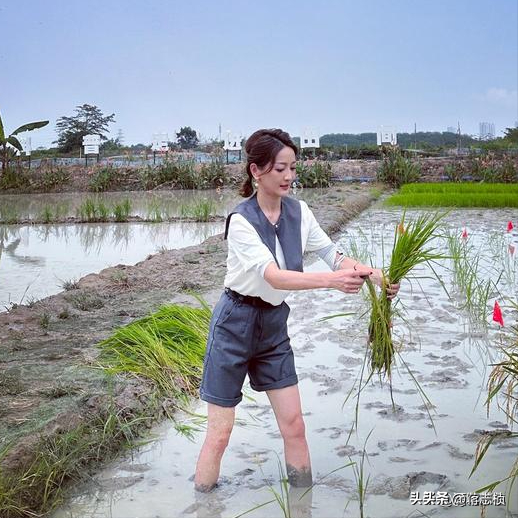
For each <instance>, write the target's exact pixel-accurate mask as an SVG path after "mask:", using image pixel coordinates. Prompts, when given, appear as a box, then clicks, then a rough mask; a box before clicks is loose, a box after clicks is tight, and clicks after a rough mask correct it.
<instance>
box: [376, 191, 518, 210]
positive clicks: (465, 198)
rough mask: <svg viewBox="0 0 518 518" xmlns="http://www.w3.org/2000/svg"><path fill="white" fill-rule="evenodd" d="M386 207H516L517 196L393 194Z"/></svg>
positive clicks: (429, 193)
mask: <svg viewBox="0 0 518 518" xmlns="http://www.w3.org/2000/svg"><path fill="white" fill-rule="evenodd" d="M386 204H387V205H399V206H402V207H487V208H495V207H518V194H504V193H498V192H497V193H453V192H452V193H431V192H428V193H425V192H423V193H409V194H395V195H394V196H391V197H390V198H388V199H387V201H386Z"/></svg>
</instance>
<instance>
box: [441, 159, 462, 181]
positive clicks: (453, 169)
mask: <svg viewBox="0 0 518 518" xmlns="http://www.w3.org/2000/svg"><path fill="white" fill-rule="evenodd" d="M444 175H445V176H446V178H448V180H449V181H450V182H462V177H463V176H464V168H463V167H462V164H461V163H459V162H455V163H454V164H448V165H447V166H446V167H445V168H444Z"/></svg>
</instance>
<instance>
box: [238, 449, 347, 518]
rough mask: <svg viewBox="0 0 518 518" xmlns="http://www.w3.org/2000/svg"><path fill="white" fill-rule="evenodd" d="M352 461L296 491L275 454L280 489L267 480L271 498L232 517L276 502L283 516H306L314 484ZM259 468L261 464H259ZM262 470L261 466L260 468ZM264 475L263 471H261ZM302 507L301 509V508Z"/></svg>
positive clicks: (317, 483) (316, 484)
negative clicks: (290, 485)
mask: <svg viewBox="0 0 518 518" xmlns="http://www.w3.org/2000/svg"><path fill="white" fill-rule="evenodd" d="M354 464H355V463H354V462H353V461H351V462H349V463H348V464H345V465H343V466H340V467H338V468H336V469H333V470H332V471H330V472H329V473H326V474H325V475H323V476H322V477H320V478H319V479H318V480H317V481H316V482H315V483H313V484H312V485H311V487H309V488H307V489H304V488H296V491H294V490H293V489H291V490H290V487H289V482H288V477H287V475H286V472H285V471H284V467H283V465H282V461H281V460H280V458H279V457H278V456H277V466H278V472H279V485H280V490H277V489H276V488H275V487H274V486H273V485H272V484H270V483H269V482H268V491H269V492H270V493H272V494H273V499H272V500H268V501H267V502H263V503H261V504H258V505H256V506H255V507H252V508H251V509H248V510H246V511H244V512H242V513H240V514H238V515H236V516H234V518H240V517H241V516H245V515H247V514H250V513H252V512H254V511H256V510H257V509H260V508H262V507H265V506H267V505H269V504H272V503H277V505H278V506H279V507H280V509H281V511H282V514H283V516H284V518H292V517H293V518H295V517H298V516H306V513H307V510H308V509H310V508H311V494H310V493H311V491H312V490H313V488H314V487H315V486H318V485H319V484H321V483H322V482H323V481H324V480H325V479H326V478H327V477H329V475H332V474H333V473H336V472H337V471H340V470H342V469H344V468H347V467H349V466H354ZM259 467H260V468H261V466H260V465H259ZM261 471H262V468H261ZM263 475H264V473H263ZM301 508H302V509H301Z"/></svg>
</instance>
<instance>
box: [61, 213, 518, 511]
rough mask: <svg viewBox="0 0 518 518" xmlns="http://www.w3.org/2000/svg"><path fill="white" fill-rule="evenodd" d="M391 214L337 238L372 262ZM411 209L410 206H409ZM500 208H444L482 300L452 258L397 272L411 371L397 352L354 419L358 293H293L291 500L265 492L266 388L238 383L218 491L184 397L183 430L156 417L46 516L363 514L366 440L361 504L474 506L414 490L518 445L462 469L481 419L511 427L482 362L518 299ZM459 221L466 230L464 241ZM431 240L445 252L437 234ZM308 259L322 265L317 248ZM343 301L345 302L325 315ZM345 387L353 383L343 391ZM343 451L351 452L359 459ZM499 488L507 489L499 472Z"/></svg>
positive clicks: (484, 477)
mask: <svg viewBox="0 0 518 518" xmlns="http://www.w3.org/2000/svg"><path fill="white" fill-rule="evenodd" d="M399 217H400V211H397V210H390V211H387V210H385V209H380V208H379V207H378V208H377V207H373V208H372V209H370V210H367V211H366V212H364V213H363V214H362V215H361V216H360V217H359V218H357V219H356V220H354V221H353V222H352V223H350V224H349V225H348V226H347V227H346V228H345V229H344V231H343V232H342V234H341V236H340V238H339V241H340V243H341V245H342V246H343V248H344V249H345V250H346V251H348V252H349V253H351V250H354V251H355V252H356V254H357V255H365V256H366V257H369V256H370V257H372V259H373V262H374V263H375V264H377V265H381V262H382V254H383V250H384V251H385V255H386V254H387V253H388V252H389V250H388V249H389V248H390V245H391V243H392V238H393V234H394V229H395V228H396V226H397V223H398V221H399ZM407 217H408V218H411V217H412V213H411V212H410V211H408V212H407ZM508 220H514V221H517V220H518V211H516V210H514V211H513V210H491V211H484V210H470V211H453V212H451V213H450V214H449V215H448V216H447V218H446V223H447V226H448V228H449V230H450V232H451V235H452V238H453V239H456V240H457V242H460V243H461V246H465V247H469V251H470V254H473V256H472V257H473V258H474V259H473V261H476V260H477V259H476V258H477V257H478V258H480V259H478V261H479V264H478V268H479V273H480V276H481V278H484V279H492V282H493V283H492V284H491V285H490V292H489V296H488V299H487V300H486V301H485V302H486V304H485V307H484V308H483V310H482V311H478V312H477V311H476V310H477V308H471V310H470V311H468V309H467V308H466V306H465V303H466V297H465V294H464V293H462V292H461V290H459V289H458V285H456V284H455V283H454V282H453V281H454V278H455V269H454V265H453V264H452V262H451V261H450V260H445V261H443V262H441V264H440V265H436V273H437V275H438V276H439V278H440V281H441V282H442V284H441V282H440V281H439V280H438V279H437V278H435V277H434V275H432V272H431V271H430V270H420V271H419V272H417V274H418V275H419V279H414V280H412V281H410V280H408V281H405V282H404V283H403V285H402V288H401V291H400V300H401V308H400V310H401V312H402V316H401V317H400V318H397V320H396V321H395V322H394V329H393V331H394V333H395V336H396V337H397V339H398V342H400V343H401V344H402V358H403V359H404V361H405V363H406V365H407V366H408V369H409V370H410V372H411V373H412V374H410V373H409V371H408V370H407V369H406V368H405V366H404V365H403V364H402V362H401V361H398V369H397V370H395V371H394V372H393V394H392V395H393V398H394V403H392V401H391V394H390V390H389V387H388V386H387V384H381V383H380V382H379V380H377V379H376V380H375V381H373V382H372V383H370V384H369V385H368V386H367V387H366V388H365V389H364V390H363V391H362V393H361V396H360V399H359V415H358V420H357V421H356V420H355V405H356V403H357V399H356V398H355V397H354V394H355V393H354V387H357V380H358V376H359V375H360V373H361V370H362V365H363V362H364V356H365V344H366V333H367V324H368V308H367V305H366V302H365V300H364V299H363V298H362V296H360V295H358V296H346V295H344V294H341V293H340V292H337V291H332V290H318V291H301V292H295V293H293V294H292V295H290V297H289V298H288V300H287V302H288V303H289V304H290V306H291V314H290V318H289V321H288V324H289V329H290V335H291V337H292V345H293V347H294V350H295V357H296V364H297V369H298V373H299V379H300V390H301V395H302V402H303V409H304V412H305V420H306V429H307V436H308V442H309V445H310V449H311V452H312V464H313V473H314V479H315V482H316V484H315V486H314V487H313V489H312V490H311V491H310V492H309V493H307V494H306V495H305V496H303V497H302V498H301V496H302V492H301V491H300V490H297V491H291V492H290V493H289V499H290V514H286V513H285V512H284V511H283V510H282V509H281V506H280V505H279V504H278V503H276V502H275V501H273V502H271V501H272V500H275V496H274V491H275V492H277V493H280V492H281V485H280V482H279V479H280V477H281V473H280V468H279V460H280V461H281V466H282V465H283V458H282V440H281V437H280V434H279V432H278V429H277V425H276V422H275V419H274V416H273V412H272V410H271V409H270V407H269V404H268V401H267V398H266V396H265V395H264V394H262V393H255V392H253V391H252V390H251V389H250V388H248V387H247V388H246V391H245V396H246V397H245V398H244V400H243V402H242V403H241V404H240V405H239V406H238V410H237V414H236V416H237V423H236V427H235V429H234V431H233V434H232V437H231V442H230V445H229V447H228V450H227V453H226V456H225V457H224V460H223V464H222V472H221V475H222V476H221V480H220V486H219V487H218V488H217V489H216V490H215V491H213V492H212V493H210V494H206V495H198V494H195V492H194V491H193V482H192V476H193V473H194V467H195V463H196V458H197V454H198V452H199V449H200V446H201V443H202V440H203V432H202V431H197V429H201V428H203V423H202V422H201V424H200V420H199V419H198V418H197V417H196V415H197V414H203V413H204V412H205V404H204V403H201V402H199V401H193V403H192V407H191V408H189V409H186V410H188V411H189V412H190V413H185V414H183V415H181V416H179V418H178V419H179V423H180V424H181V425H182V426H183V427H184V428H183V429H184V432H183V433H178V432H177V431H176V430H175V428H174V424H173V423H171V422H165V423H162V424H161V425H160V426H158V427H157V428H156V429H155V430H153V432H152V435H151V436H150V437H148V438H147V440H146V444H145V445H144V446H142V447H141V448H140V449H139V450H138V451H134V452H132V453H131V454H128V455H126V456H124V457H122V458H121V459H119V460H118V461H117V462H115V463H113V464H112V465H110V466H108V467H107V468H106V469H105V470H103V471H101V472H100V473H98V474H97V475H96V476H95V477H94V478H93V479H92V481H91V483H89V484H87V485H85V486H83V487H79V488H76V491H75V493H74V496H73V498H71V499H70V501H69V502H68V503H67V504H66V505H65V506H63V507H62V508H61V509H60V510H58V511H57V512H56V513H55V514H54V515H53V518H80V517H81V518H83V517H84V518H101V517H108V516H109V517H113V518H128V517H139V518H159V517H160V518H170V517H197V518H201V517H205V518H208V517H214V518H232V517H234V518H237V517H238V516H242V515H243V514H244V513H245V512H246V511H250V512H249V513H247V514H246V516H250V517H268V518H270V517H272V518H276V517H282V516H291V517H305V518H309V517H311V518H335V517H336V518H338V517H358V516H359V515H360V513H359V499H358V476H359V475H360V473H359V472H358V469H359V466H360V465H361V459H362V457H363V453H362V452H364V451H365V452H366V455H365V457H364V463H363V468H362V474H363V477H364V484H365V481H367V480H368V483H367V490H366V492H367V497H366V500H365V503H364V515H365V516H369V517H372V518H392V517H394V518H396V517H397V518H401V517H407V516H412V517H417V516H438V517H451V518H471V517H478V516H480V513H481V507H479V506H470V505H466V506H462V507H458V506H451V507H445V506H438V505H433V504H431V505H426V504H424V503H421V504H419V503H413V502H412V499H411V496H412V493H414V497H416V495H417V496H419V497H420V498H423V496H425V495H426V492H430V491H434V492H438V491H441V492H448V493H449V495H450V496H453V494H454V493H462V492H466V493H472V492H474V491H475V490H476V489H478V488H480V487H482V486H484V485H486V484H488V483H490V482H492V481H494V480H497V479H501V478H504V477H505V476H506V475H507V474H508V472H509V470H510V468H511V465H512V463H513V462H514V460H515V459H516V457H517V455H518V440H516V439H506V438H505V437H499V438H498V439H497V440H495V441H494V443H493V445H492V446H491V448H490V449H489V451H488V453H487V454H486V457H485V458H484V460H483V461H482V463H481V465H480V467H479V469H478V470H477V471H475V473H474V474H473V476H472V477H471V478H469V474H470V471H471V469H472V467H473V464H474V454H475V450H476V445H477V440H478V439H479V438H480V437H481V436H482V435H483V433H484V431H485V432H491V431H495V430H500V431H503V433H505V430H507V429H508V427H507V424H506V420H505V415H504V413H503V412H502V411H500V410H498V408H497V407H496V405H493V406H492V407H491V411H490V414H489V417H488V416H487V415H486V408H485V407H484V401H485V398H486V395H487V389H486V382H487V376H488V374H489V371H490V370H491V367H489V365H490V364H492V363H494V362H495V361H498V359H499V351H498V346H499V345H503V344H505V343H506V341H507V340H509V339H510V336H509V334H508V332H507V331H506V329H508V328H509V327H508V326H510V325H512V324H515V323H516V318H517V316H516V312H514V311H513V310H512V309H511V308H510V307H509V305H508V304H506V302H505V300H506V298H509V299H512V300H514V301H516V299H517V296H518V293H517V291H518V284H517V279H518V265H517V259H516V255H514V253H512V250H513V249H512V248H511V247H512V246H515V245H516V244H518V243H517V240H518V235H517V234H516V233H515V234H512V233H506V231H505V226H506V223H507V221H508ZM475 222H476V224H475ZM464 227H466V230H467V234H468V238H467V239H466V240H464V241H460V240H461V238H460V235H461V232H462V229H463V228H464ZM438 246H441V247H442V248H443V249H444V250H443V251H444V252H445V253H447V252H448V250H447V240H446V239H444V240H440V242H439V243H438ZM306 269H307V270H313V271H316V270H324V269H326V267H325V265H324V264H323V263H322V262H321V261H319V260H318V261H314V262H313V263H312V264H310V265H309V266H308V267H307V268H306ZM445 288H446V289H445ZM219 292H220V290H219V289H215V290H214V291H213V292H212V293H210V294H209V296H208V299H209V301H210V302H211V303H214V302H215V300H216V299H217V297H218V296H219ZM497 298H498V300H499V301H500V303H501V304H502V306H503V318H504V320H505V321H506V326H507V327H506V328H504V330H501V329H499V327H498V325H497V324H495V323H492V322H491V308H492V304H493V301H494V300H495V299H497ZM341 312H343V313H351V315H349V316H344V317H340V318H335V319H331V320H327V321H321V320H320V319H321V318H322V317H325V316H329V315H332V314H335V313H341ZM481 314H482V316H483V318H480V316H481ZM477 316H478V317H479V318H477ZM416 382H417V383H418V384H417V383H416ZM419 387H420V388H421V389H422V390H423V391H424V393H425V394H426V397H427V398H428V399H429V401H430V403H431V404H428V403H427V402H426V400H425V399H424V398H423V397H422V394H420V389H419ZM351 391H353V396H351V397H350V398H349V399H347V395H348V394H349V393H351ZM429 412H430V414H431V418H430V415H429ZM193 414H194V415H193ZM355 424H356V427H355ZM186 427H187V428H186ZM185 430H188V431H189V432H190V434H191V435H192V436H191V437H189V436H188V435H189V434H187V433H186V431H185ZM351 430H352V432H351ZM351 461H352V462H356V463H357V464H356V469H357V471H356V472H355V471H354V469H353V467H352V466H350V465H349V464H350V462H351ZM495 491H496V492H503V493H505V491H506V486H505V484H504V485H503V486H501V487H499V488H497V489H496V490H495ZM507 496H508V497H509V495H507ZM510 496H512V497H513V499H512V500H511V501H510V502H509V509H506V506H504V505H488V506H487V508H486V509H485V510H484V512H485V514H484V516H485V517H486V518H493V517H495V518H496V517H511V516H518V492H517V491H516V486H515V488H514V489H513V494H512V495H510ZM267 502H270V503H268V504H267V505H264V506H262V507H258V506H261V505H262V504H266V503H267ZM255 507H257V508H256V509H255V510H252V509H253V508H255Z"/></svg>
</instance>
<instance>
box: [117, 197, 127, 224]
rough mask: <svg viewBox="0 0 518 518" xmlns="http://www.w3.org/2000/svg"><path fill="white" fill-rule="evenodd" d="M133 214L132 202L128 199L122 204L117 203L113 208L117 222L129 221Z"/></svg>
mask: <svg viewBox="0 0 518 518" xmlns="http://www.w3.org/2000/svg"><path fill="white" fill-rule="evenodd" d="M130 212H131V202H130V201H129V199H128V198H126V199H125V200H124V201H123V202H122V203H116V204H115V206H114V207H113V215H114V218H115V221H117V222H123V221H128V217H129V215H130Z"/></svg>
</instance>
